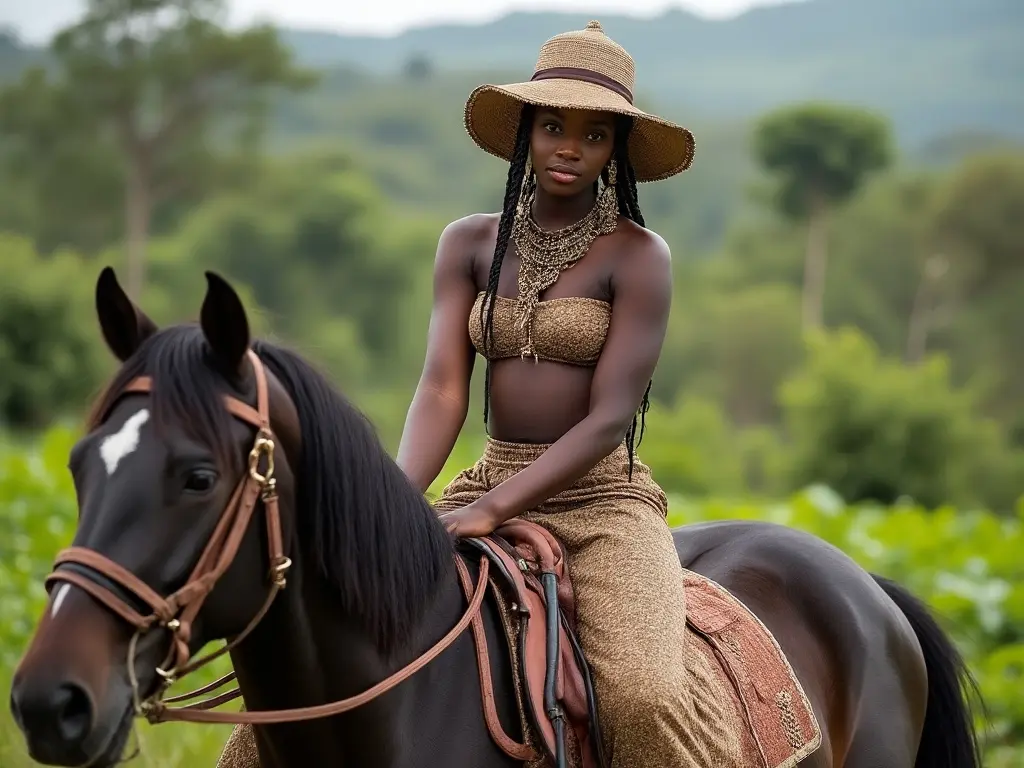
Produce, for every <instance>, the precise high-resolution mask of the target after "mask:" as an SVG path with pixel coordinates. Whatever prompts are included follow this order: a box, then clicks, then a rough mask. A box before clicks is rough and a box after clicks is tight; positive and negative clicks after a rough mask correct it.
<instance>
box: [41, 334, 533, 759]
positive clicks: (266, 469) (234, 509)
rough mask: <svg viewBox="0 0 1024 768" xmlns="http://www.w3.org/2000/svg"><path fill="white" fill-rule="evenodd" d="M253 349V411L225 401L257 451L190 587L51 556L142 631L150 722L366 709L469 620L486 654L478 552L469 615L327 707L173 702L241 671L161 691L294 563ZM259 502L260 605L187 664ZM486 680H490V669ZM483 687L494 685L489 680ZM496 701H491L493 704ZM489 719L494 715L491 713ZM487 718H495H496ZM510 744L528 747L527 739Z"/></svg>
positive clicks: (97, 557)
mask: <svg viewBox="0 0 1024 768" xmlns="http://www.w3.org/2000/svg"><path fill="white" fill-rule="evenodd" d="M248 356H249V360H250V362H251V364H252V368H253V372H254V374H255V377H256V408H253V407H252V406H250V405H248V404H246V403H244V402H242V401H241V400H239V399H237V398H234V397H231V396H225V398H224V402H225V406H226V407H227V409H228V411H229V412H230V413H231V414H232V415H233V416H235V417H236V418H238V419H241V420H242V421H244V422H246V423H247V424H250V425H252V426H254V427H255V428H256V437H255V440H254V442H253V446H252V450H251V451H250V452H249V458H248V471H247V472H246V473H245V474H244V475H243V477H242V478H241V480H240V481H239V483H238V485H237V487H236V488H235V491H234V493H233V494H232V496H231V499H230V501H229V502H228V504H227V506H226V507H225V509H224V511H223V513H222V514H221V517H220V521H219V522H218V524H217V527H216V528H215V529H214V532H213V534H212V535H211V537H210V539H209V541H208V543H207V545H206V548H205V549H204V550H203V553H202V555H201V556H200V557H199V561H198V562H197V563H196V565H195V567H194V569H193V570H192V573H191V575H190V576H189V578H188V580H187V582H186V583H185V585H184V586H183V587H181V589H179V590H177V591H176V592H174V593H173V594H171V595H169V596H168V597H163V596H161V595H159V594H158V593H157V592H155V591H154V590H153V589H151V588H150V587H149V586H148V585H147V584H146V583H145V582H143V581H142V580H141V579H140V578H139V577H137V576H136V575H135V574H133V573H131V572H130V571H128V570H127V569H126V568H124V567H123V566H121V565H118V564H117V563H115V562H114V561H113V560H110V559H109V558H107V557H106V556H105V555H102V554H100V553H99V552H97V551H95V550H92V549H88V548H85V547H70V548H68V549H64V550H62V551H61V552H59V553H58V555H57V558H56V561H55V563H54V570H53V571H52V572H51V573H50V574H49V576H47V577H46V582H45V583H46V585H47V587H48V588H49V586H50V585H51V584H52V583H54V582H58V581H62V582H66V583H68V584H73V585H74V586H76V587H78V588H79V589H81V590H83V591H85V592H86V593H88V594H89V595H90V596H92V597H93V598H95V599H96V600H98V601H99V602H100V603H102V604H103V605H105V606H106V607H107V608H109V609H110V610H111V611H113V612H114V613H115V614H116V615H118V616H120V617H121V618H122V619H124V620H125V621H126V622H128V623H129V624H131V625H132V626H133V627H134V628H135V633H134V635H133V636H132V639H131V642H130V643H129V646H128V675H129V678H130V680H131V686H132V695H133V699H134V707H135V713H136V715H138V716H142V717H145V718H146V719H147V720H149V721H150V722H151V723H160V722H168V721H173V720H178V721H189V722H196V723H235V724H251V725H265V724H272V723H289V722H298V721H303V720H312V719H316V718H321V717H329V716H332V715H337V714H341V713H342V712H347V711H349V710H352V709H355V708H357V707H359V706H362V705H363V704H366V703H367V702H370V701H372V700H373V699H375V698H377V697H378V696H380V695H382V694H383V693H385V692H387V691H389V690H391V689H392V688H394V687H395V686H396V685H398V684H399V683H401V682H403V681H404V680H406V679H407V678H409V677H411V676H412V675H414V674H415V673H416V672H418V671H419V670H420V669H422V668H423V667H424V666H426V665H427V664H428V663H430V662H431V661H432V660H433V659H434V658H435V657H437V656H438V655H439V654H441V653H442V652H443V651H444V650H445V649H447V648H448V647H449V646H450V645H451V644H452V643H453V642H455V640H456V639H457V638H458V637H459V636H460V635H461V634H462V633H463V632H464V631H465V630H466V628H467V627H469V626H470V624H473V630H474V632H473V634H474V636H475V638H476V639H477V641H478V642H477V645H478V652H479V641H480V640H481V639H482V638H481V637H480V634H482V624H481V620H480V607H481V605H482V603H483V599H484V595H485V594H486V591H487V577H488V570H489V560H488V559H487V558H486V557H482V558H481V560H480V573H479V576H478V577H477V582H476V585H475V588H474V587H473V585H472V580H471V579H470V576H469V571H468V569H467V568H466V565H465V563H464V562H463V560H462V558H461V557H459V556H458V555H456V557H455V564H456V567H457V569H458V575H459V580H460V582H461V584H462V588H463V591H464V592H465V594H466V598H467V600H469V607H468V608H467V609H466V612H465V614H463V616H462V618H461V619H460V620H459V622H458V623H457V624H456V625H455V626H454V627H452V629H451V630H450V631H449V632H448V634H446V635H445V636H444V637H443V638H441V639H440V640H439V641H438V642H437V643H436V644H435V645H434V646H433V647H431V648H430V649H429V650H427V651H426V652H425V653H423V654H422V655H421V656H420V657H418V658H417V659H415V660H414V661H412V662H411V663H410V664H408V665H406V666H405V667H402V668H401V669H399V670H398V671H397V672H395V673H394V674H392V675H391V676H389V677H387V678H385V679H384V680H382V681H381V682H379V683H377V684H376V685H374V686H373V687H372V688H369V689H368V690H366V691H364V692H363V693H360V694H358V695H357V696H351V697H349V698H347V699H341V700H339V701H334V702H331V703H328V704H322V705H318V706H310V707H300V708H295V709H282V710H261V711H257V712H246V711H242V712H212V711H210V710H211V709H212V708H213V707H217V706H219V705H221V704H223V703H225V702H228V701H231V700H233V699H236V698H238V697H239V696H241V691H240V690H239V689H238V688H235V689H234V690H232V691H228V692H226V693H222V694H219V695H217V696H213V697H211V698H209V699H205V700H203V701H198V702H196V703H193V704H188V705H185V706H181V707H168V706H167V704H168V703H172V702H180V701H186V700H189V699H194V698H198V697H200V696H203V695H206V694H208V693H211V692H212V691H215V690H217V689H219V688H221V687H223V686H224V685H225V684H227V683H228V682H230V681H231V680H232V679H234V677H235V675H234V673H230V674H227V675H225V676H224V677H221V678H220V679H219V680H217V681H215V682H213V683H211V684H209V685H206V686H204V687H202V688H199V689H197V690H195V691H192V692H190V693H186V694H183V695H180V696H175V697H172V698H169V699H164V698H163V694H164V693H165V691H166V690H167V688H168V687H170V686H171V684H172V683H174V682H175V681H176V680H179V679H181V678H182V677H184V676H185V675H187V674H188V673H190V672H194V671H195V670H197V669H199V668H200V667H203V666H205V665H207V664H209V663H210V662H211V661H213V660H214V659H216V658H218V657H220V656H221V655H223V654H225V653H227V652H228V651H230V650H231V649H233V648H235V647H237V646H238V645H239V644H240V643H241V642H242V641H243V640H244V639H245V638H246V637H247V636H248V635H249V634H250V633H251V632H252V631H253V629H255V627H256V626H257V625H258V624H259V623H260V621H261V620H262V619H263V617H264V616H265V615H266V614H267V611H268V610H269V609H270V606H271V605H272V604H273V602H274V599H275V598H276V597H277V595H278V593H279V592H280V591H281V590H282V589H284V588H285V583H286V580H285V575H286V573H287V572H288V569H289V568H290V567H291V565H292V563H291V560H289V559H288V558H287V557H285V555H284V543H283V539H282V535H281V516H280V511H279V507H278V495H277V481H276V480H275V478H274V451H275V447H276V446H275V443H274V434H273V432H272V431H271V428H270V407H269V401H268V394H267V376H266V372H265V370H264V368H263V363H262V361H261V360H260V359H259V357H258V356H257V355H256V353H255V352H253V351H252V350H251V349H250V350H249V351H248ZM152 385H153V382H152V380H151V379H150V378H149V377H146V376H142V377H139V378H136V379H134V380H133V381H131V382H130V383H129V384H128V385H127V386H126V387H125V390H124V392H123V393H122V394H128V393H146V392H151V391H152ZM104 417H105V415H104ZM259 501H262V502H263V509H264V514H265V518H266V525H267V534H268V549H269V565H270V569H269V577H270V581H271V584H270V590H269V592H268V593H267V597H266V599H265V600H264V602H263V605H262V607H261V608H260V610H259V611H258V612H257V613H256V615H255V616H254V617H253V619H252V620H251V621H250V622H249V624H248V626H246V628H245V629H244V630H242V632H241V633H240V634H238V635H237V636H235V637H234V638H233V639H232V640H231V641H230V642H229V643H227V644H226V645H225V646H224V647H223V648H220V649H219V650H217V651H214V652H213V653H210V654H208V655H206V656H205V657H203V658H201V659H198V660H195V661H190V657H191V653H190V651H189V642H190V640H191V632H192V623H193V622H194V621H195V618H196V616H197V615H198V613H199V610H200V608H201V607H202V605H203V601H204V600H205V599H206V597H207V596H208V595H209V594H210V592H211V591H212V590H213V588H214V585H215V584H216V583H217V580H218V579H219V578H220V577H221V576H223V574H224V573H225V571H227V569H228V568H229V567H230V566H231V563H232V562H233V561H234V559H235V555H236V554H237V553H238V548H239V546H240V545H241V542H242V538H243V536H244V535H245V531H246V529H247V528H248V525H249V521H250V520H251V518H252V515H253V511H254V510H255V508H256V505H257V502H259ZM62 565H70V566H71V568H60V566H62ZM86 574H98V575H99V576H100V577H102V578H101V579H97V578H94V577H92V576H91V575H86ZM104 581H106V582H112V583H113V585H114V586H115V588H116V589H111V588H110V587H108V586H105V585H104V584H103V582H104ZM126 595H127V596H128V597H129V598H131V597H135V598H137V599H138V600H141V601H142V602H143V603H145V604H146V605H147V606H148V607H149V608H150V609H151V611H152V612H151V613H148V614H145V615H144V614H143V613H140V612H139V611H137V610H136V609H135V607H133V605H132V601H131V600H130V599H126ZM154 628H162V629H165V630H167V631H168V632H170V633H171V647H170V649H169V651H168V654H167V657H166V658H165V660H164V662H163V663H162V664H161V665H160V666H158V667H157V668H156V672H157V674H158V675H159V676H160V678H162V682H161V684H160V685H159V686H158V688H157V690H156V691H155V692H154V693H153V694H152V695H151V696H149V697H148V698H145V699H143V698H142V694H141V691H140V689H139V683H138V678H137V677H136V673H135V653H136V646H137V643H138V640H139V638H140V637H141V636H143V635H145V634H146V633H147V632H149V631H151V630H153V629H154ZM478 631H479V634H478ZM481 671H483V670H481ZM487 682H488V683H489V682H490V676H489V675H488V676H487ZM486 687H489V686H486V685H485V688H486ZM491 703H492V704H493V702H491ZM488 714H491V713H490V712H489V713H488ZM488 719H489V720H490V718H488ZM488 724H489V725H491V723H488ZM512 746H515V747H520V748H522V745H512Z"/></svg>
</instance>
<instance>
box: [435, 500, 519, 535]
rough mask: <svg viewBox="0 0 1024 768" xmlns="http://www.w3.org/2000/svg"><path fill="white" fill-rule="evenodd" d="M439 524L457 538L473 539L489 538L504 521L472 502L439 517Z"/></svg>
mask: <svg viewBox="0 0 1024 768" xmlns="http://www.w3.org/2000/svg"><path fill="white" fill-rule="evenodd" d="M441 522H442V523H444V526H445V528H447V529H448V532H449V533H454V534H455V535H456V536H457V537H458V538H460V539H473V538H479V537H481V536H489V535H490V534H492V533H494V529H495V528H497V527H498V526H499V525H501V524H502V522H504V521H503V520H502V519H501V518H500V517H499V516H498V515H497V514H496V513H495V512H493V511H491V510H489V509H487V508H486V507H484V506H482V505H480V506H478V505H477V504H476V502H474V503H472V504H467V505H466V506H464V507H463V508H462V509H456V510H454V511H453V512H446V513H445V514H443V515H441Z"/></svg>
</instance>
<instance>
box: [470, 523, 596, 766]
mask: <svg viewBox="0 0 1024 768" xmlns="http://www.w3.org/2000/svg"><path fill="white" fill-rule="evenodd" d="M460 547H472V548H473V549H475V550H477V551H478V552H481V553H483V554H485V555H486V556H487V557H488V558H489V560H490V561H491V565H492V569H491V573H492V575H493V582H492V585H493V586H496V587H498V588H500V590H501V592H502V593H503V594H502V597H503V598H504V600H505V603H506V605H508V612H507V618H508V619H510V620H511V623H512V630H513V631H512V632H510V633H509V634H510V635H511V636H510V637H509V641H510V643H513V642H514V643H516V647H515V649H514V651H515V652H514V653H512V654H511V656H512V658H513V659H516V658H518V669H517V670H515V671H516V672H517V673H518V678H519V680H520V681H521V686H522V693H523V697H522V698H523V701H522V709H523V714H524V715H525V716H526V718H527V720H528V722H529V724H530V725H531V726H532V728H533V731H534V733H535V734H536V735H537V736H538V737H539V738H540V741H541V744H540V745H539V746H540V747H542V749H543V751H544V752H545V753H546V756H547V758H548V760H549V761H550V763H551V764H552V765H554V766H555V768H565V767H566V766H568V765H570V762H569V756H570V748H572V751H571V753H572V754H573V755H575V756H577V757H578V759H579V761H580V763H581V764H582V766H583V768H606V766H607V761H606V759H605V757H604V753H603V747H602V743H603V742H602V739H601V732H600V726H599V723H598V718H597V700H596V696H595V694H594V685H593V678H592V676H591V672H590V668H589V666H588V665H587V661H586V658H585V657H584V654H583V649H582V647H581V646H580V643H579V640H578V638H577V636H576V603H575V596H574V592H573V588H572V582H571V580H570V578H569V572H568V568H567V565H566V553H565V550H564V548H563V546H562V544H561V542H560V541H559V540H558V539H557V538H555V537H554V536H553V535H552V534H551V533H550V532H549V531H547V530H546V529H544V528H542V527H541V526H539V525H536V524H535V523H530V522H527V521H525V520H522V519H520V518H514V519H512V520H509V521H508V522H506V523H504V524H503V525H502V526H501V527H500V528H498V529H497V530H496V531H495V532H494V533H493V534H492V535H490V536H487V537H484V538H477V539H464V540H462V542H461V543H460ZM510 650H513V649H510ZM573 762H575V761H573Z"/></svg>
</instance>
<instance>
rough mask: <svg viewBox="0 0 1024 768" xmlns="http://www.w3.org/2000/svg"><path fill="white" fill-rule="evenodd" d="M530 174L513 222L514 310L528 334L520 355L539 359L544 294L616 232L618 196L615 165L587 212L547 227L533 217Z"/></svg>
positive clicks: (534, 191) (533, 184)
mask: <svg viewBox="0 0 1024 768" xmlns="http://www.w3.org/2000/svg"><path fill="white" fill-rule="evenodd" d="M532 176H533V175H532V174H530V175H528V176H527V178H526V179H524V180H523V191H522V194H521V195H520V197H519V204H518V206H516V214H515V218H514V220H513V222H512V241H513V242H514V243H515V246H516V251H518V253H519V275H518V285H519V299H518V303H517V306H516V312H517V315H518V316H519V329H520V331H524V330H525V332H526V339H525V341H524V343H523V346H522V348H521V349H520V351H519V356H520V357H521V358H523V359H525V358H527V357H532V358H533V359H534V361H536V360H537V352H536V350H535V349H534V346H533V319H534V314H535V312H536V309H537V304H538V303H539V301H540V294H541V293H542V292H543V291H544V290H546V289H547V288H549V287H550V286H552V285H553V284H554V283H555V281H556V280H557V279H558V276H559V275H560V274H561V273H562V272H564V271H565V270H567V269H569V268H570V267H572V266H573V265H574V264H575V263H576V262H578V261H579V260H580V259H582V258H583V256H584V255H586V253H587V251H588V250H589V249H590V246H591V244H592V243H593V242H594V240H596V239H597V238H598V237H599V236H601V235H607V234H609V233H611V232H614V231H615V226H616V224H617V223H618V218H619V205H618V199H617V198H616V196H615V166H614V163H612V165H611V167H610V168H609V183H608V184H606V185H605V187H604V189H602V190H601V193H600V194H599V195H598V196H597V199H596V200H595V201H594V206H593V208H591V209H590V211H589V212H588V213H587V215H586V216H584V217H583V218H582V219H580V220H579V221H577V222H576V223H575V224H570V225H569V226H567V227H562V228H561V229H553V230H544V229H541V228H540V227H539V226H538V225H537V222H536V221H535V220H534V218H533V203H534V200H536V197H537V184H536V180H535V179H533V178H532Z"/></svg>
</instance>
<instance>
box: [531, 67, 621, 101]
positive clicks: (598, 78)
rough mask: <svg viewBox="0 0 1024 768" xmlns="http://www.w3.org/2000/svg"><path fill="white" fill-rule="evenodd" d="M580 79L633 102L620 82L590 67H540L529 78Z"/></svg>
mask: <svg viewBox="0 0 1024 768" xmlns="http://www.w3.org/2000/svg"><path fill="white" fill-rule="evenodd" d="M555 79H558V80H582V81H583V82H585V83H593V84H594V85H600V86H604V87H605V88H607V89H608V90H609V91H613V92H615V93H617V94H619V96H621V97H622V98H624V99H625V100H626V101H628V102H629V103H630V104H632V103H633V94H632V92H631V91H630V90H629V88H627V87H626V86H624V85H623V84H622V83H620V82H618V81H617V80H613V79H612V78H610V77H608V75H603V74H601V73H600V72H595V71H594V70H592V69H583V68H581V67H551V68H550V69H541V70H538V71H536V72H534V73H533V77H531V78H530V80H555Z"/></svg>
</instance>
